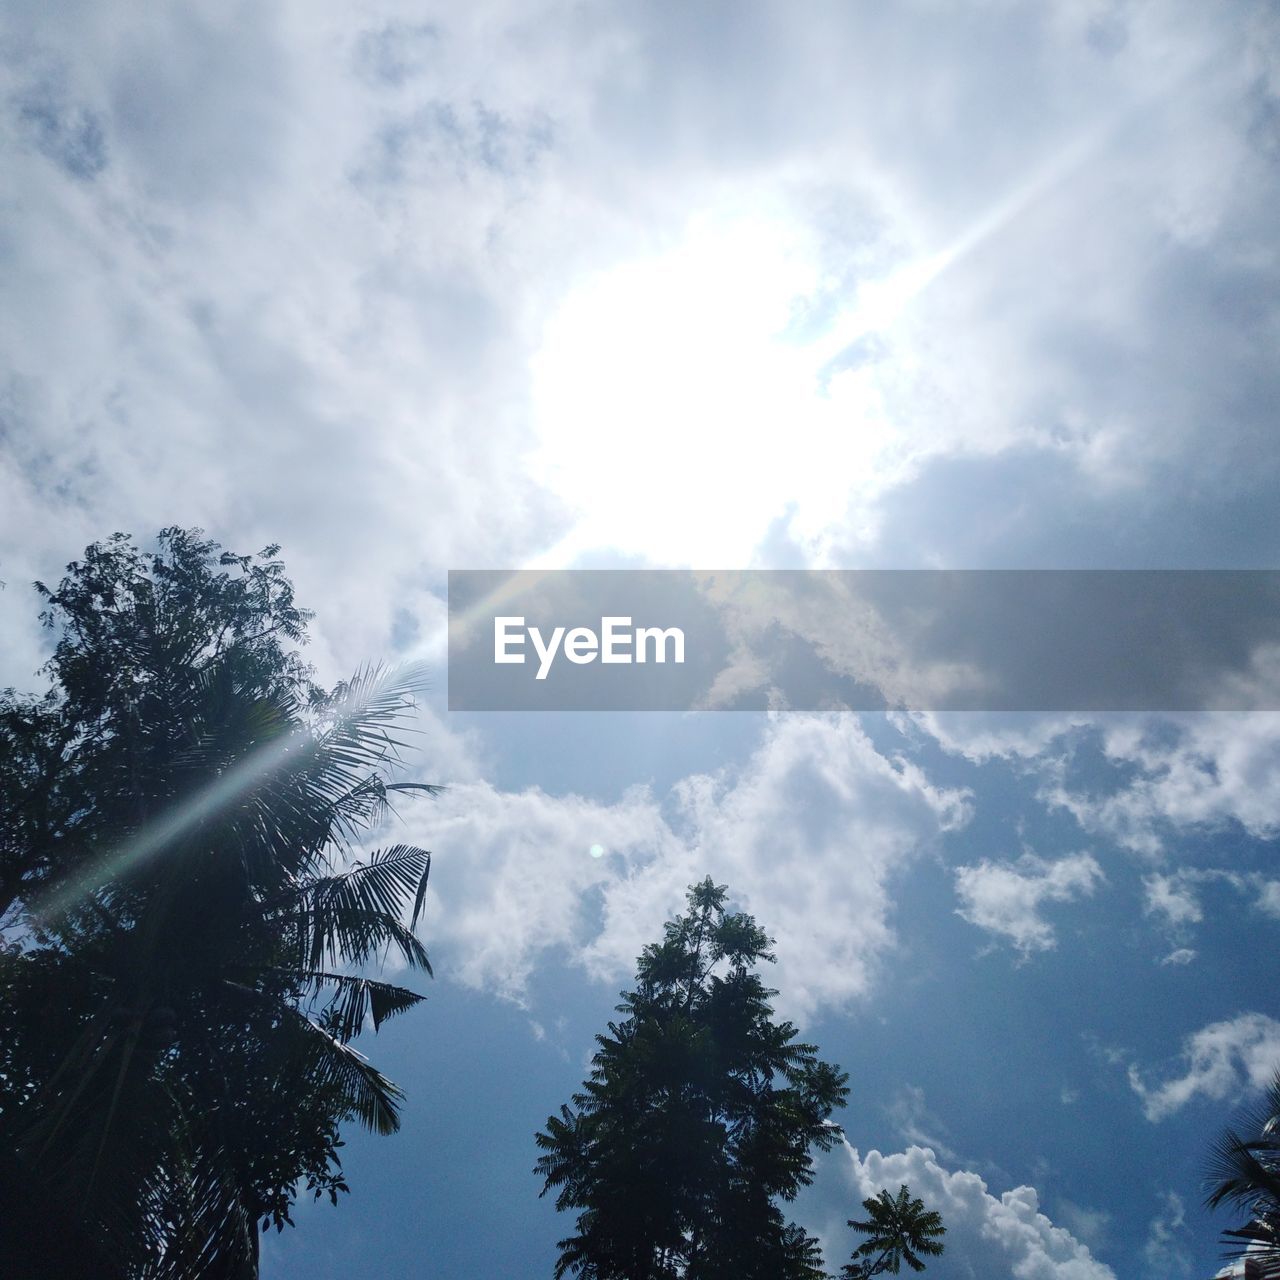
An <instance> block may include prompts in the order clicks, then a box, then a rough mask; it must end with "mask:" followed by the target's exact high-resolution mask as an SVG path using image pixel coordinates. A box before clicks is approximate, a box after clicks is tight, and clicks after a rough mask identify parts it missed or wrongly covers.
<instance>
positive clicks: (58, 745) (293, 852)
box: [0, 529, 435, 1280]
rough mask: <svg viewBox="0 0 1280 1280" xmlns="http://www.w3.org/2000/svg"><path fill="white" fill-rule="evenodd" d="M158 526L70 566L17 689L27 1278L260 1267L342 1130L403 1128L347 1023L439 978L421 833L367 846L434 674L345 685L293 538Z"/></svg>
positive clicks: (2, 1221) (18, 1155)
mask: <svg viewBox="0 0 1280 1280" xmlns="http://www.w3.org/2000/svg"><path fill="white" fill-rule="evenodd" d="M275 556H276V548H274V547H272V548H267V550H266V551H264V552H263V553H261V555H259V556H256V557H248V556H243V557H242V556H232V555H229V554H225V553H220V549H219V548H218V546H217V544H215V543H213V542H210V541H207V540H205V539H203V538H202V537H201V536H200V534H199V531H183V530H180V529H167V530H165V531H163V532H162V533H161V534H160V537H159V540H158V543H157V546H156V549H155V550H154V551H153V552H151V553H144V552H142V551H140V550H139V549H138V548H137V547H136V546H134V545H133V544H132V542H131V541H130V540H129V539H128V538H126V537H125V536H123V535H117V536H116V537H115V538H113V539H112V540H111V541H109V542H108V543H106V544H97V545H95V546H93V547H90V548H89V549H88V550H87V552H86V554H85V558H84V560H83V561H81V562H77V563H73V564H71V565H69V566H68V572H67V576H66V577H65V578H64V579H63V581H62V582H61V584H60V585H59V587H58V588H57V589H56V590H49V589H46V588H43V587H41V588H40V590H41V593H42V595H43V596H44V599H45V603H46V609H45V614H44V618H45V621H46V623H47V624H48V625H49V626H50V627H51V628H53V629H54V630H55V631H56V632H57V635H58V639H57V644H56V647H55V650H54V654H53V657H52V659H51V660H50V662H49V664H48V668H47V671H48V675H49V677H50V684H51V687H50V689H49V691H48V692H47V693H46V694H44V695H42V696H40V697H35V698H31V697H21V696H19V695H17V694H15V693H14V692H13V691H12V690H10V691H6V692H5V693H4V694H3V695H0V912H3V915H0V920H3V922H4V924H5V925H6V936H7V937H8V938H9V941H8V942H7V943H6V944H5V945H4V946H3V948H0V1206H2V1209H3V1211H2V1212H0V1256H3V1257H4V1258H5V1266H6V1273H7V1274H13V1275H17V1276H24V1275H30V1276H48V1275H59V1276H65V1277H68V1278H69V1280H70V1278H74V1277H81V1276H84V1277H88V1276H94V1277H139V1278H141V1277H147V1278H148V1280H151V1278H153V1277H154V1278H155V1280H161V1278H165V1280H170V1278H172V1280H177V1278H178V1277H184V1278H185V1277H195V1276H200V1277H210V1278H211V1280H212V1278H214V1277H253V1276H255V1275H256V1274H257V1259H258V1234H259V1226H260V1225H261V1227H262V1229H266V1228H267V1227H268V1226H270V1225H272V1224H274V1225H275V1226H277V1227H278V1228H279V1227H283V1226H284V1225H285V1224H286V1223H288V1222H290V1221H291V1218H290V1209H291V1206H292V1204H293V1202H294V1198H295V1196H296V1194H297V1188H298V1184H299V1183H300V1182H302V1183H305V1184H306V1186H307V1188H308V1189H309V1190H311V1191H312V1192H313V1193H314V1194H315V1195H316V1196H321V1195H327V1196H328V1197H329V1198H331V1199H332V1200H334V1201H335V1202H336V1200H337V1197H338V1194H339V1193H340V1192H341V1191H343V1190H345V1185H346V1184H345V1182H344V1180H343V1176H342V1170H341V1165H340V1161H339V1158H338V1148H339V1147H340V1146H341V1139H340V1136H339V1135H340V1130H341V1127H342V1126H343V1125H344V1124H345V1123H346V1122H348V1121H352V1120H355V1121H359V1122H360V1123H362V1124H363V1125H365V1126H366V1127H368V1128H370V1129H373V1130H375V1131H377V1132H380V1133H390V1132H392V1131H394V1130H395V1128H396V1127H397V1126H398V1107H399V1102H400V1099H401V1094H400V1091H399V1090H398V1089H397V1088H396V1086H395V1085H394V1084H392V1082H391V1081H389V1080H388V1079H387V1078H386V1077H385V1076H383V1075H382V1074H381V1073H380V1072H379V1071H377V1070H376V1068H374V1067H373V1066H372V1065H371V1064H370V1063H369V1062H368V1061H367V1060H366V1059H365V1058H364V1056H363V1055H362V1054H360V1053H359V1052H358V1051H357V1050H356V1049H355V1048H354V1047H353V1046H352V1044H351V1041H352V1040H353V1039H355V1037H356V1036H357V1035H358V1034H359V1033H360V1032H361V1030H362V1029H363V1028H364V1026H365V1023H366V1021H369V1022H371V1023H372V1024H373V1027H374V1029H375V1030H376V1029H377V1028H378V1026H380V1025H381V1023H382V1022H384V1021H385V1020H386V1019H387V1018H389V1017H392V1016H394V1015H395V1014H397V1013H400V1012H402V1011H404V1010H406V1009H408V1008H410V1007H411V1006H412V1005H414V1004H416V1003H418V1001H419V1000H421V999H422V997H421V996H419V995H417V994H415V993H414V992H412V991H409V990H406V989H404V988H402V987H399V986H394V985H391V984H388V983H384V982H380V981H377V980H376V979H374V978H371V977H367V976H365V975H364V974H363V973H362V972H360V970H361V969H362V968H363V967H364V966H365V965H367V964H368V963H370V962H373V961H375V960H376V959H378V958H379V957H380V956H381V955H383V954H385V953H386V952H387V951H388V950H390V951H393V952H396V953H397V954H398V955H399V957H400V958H401V959H402V960H403V962H404V963H405V964H406V965H407V966H408V967H410V968H419V969H424V970H427V971H428V972H429V964H428V960H427V954H426V951H425V950H424V948H423V946H422V943H421V942H420V941H419V939H418V937H417V936H416V932H415V928H416V925H417V921H418V918H419V915H420V913H421V910H422V906H423V900H424V894H425V890H426V882H427V873H428V870H429V866H430V855H429V854H428V853H427V852H426V851H425V850H422V849H417V848H412V847H409V846H406V845H396V846H394V847H391V848H388V849H382V850H378V851H376V852H373V853H370V854H367V855H364V856H358V850H357V849H356V847H355V846H356V842H357V840H358V839H359V838H360V837H361V836H362V835H363V833H365V832H366V831H367V830H369V829H370V828H371V827H374V826H376V825H377V824H378V823H379V822H380V821H381V819H382V817H383V815H384V814H385V812H386V810H387V806H388V801H389V799H390V798H391V797H392V796H393V794H394V793H395V792H397V791H414V790H416V791H432V790H435V788H431V787H425V786H420V785H418V784H412V783H404V782H397V781H394V780H393V777H394V775H395V770H396V767H397V761H398V756H399V751H400V747H401V745H402V744H401V740H400V736H399V731H398V729H397V725H398V724H399V723H400V722H401V721H402V720H403V718H404V716H405V714H406V712H407V711H408V710H409V708H410V706H411V702H412V695H413V691H414V688H415V678H414V677H413V676H412V675H410V676H409V677H407V678H399V679H388V678H385V677H382V676H379V675H378V674H377V673H374V672H366V673H364V674H362V675H360V676H358V677H357V678H356V679H354V680H353V681H351V682H350V683H348V684H346V685H343V686H340V687H339V688H338V689H336V690H334V691H332V692H329V693H325V692H324V691H322V690H321V689H319V688H318V687H317V686H316V685H315V684H314V683H313V682H312V680H311V678H310V673H309V671H308V669H307V668H306V667H305V666H304V664H303V663H302V662H301V660H300V658H299V657H298V656H297V651H296V645H297V644H298V643H299V642H300V641H301V640H302V639H303V638H304V633H305V626H306V623H307V620H308V617H309V615H308V614H306V613H305V612H304V611H302V610H300V609H299V608H298V607H297V606H296V605H295V603H294V599H293V591H292V587H291V586H290V584H289V582H288V579H287V578H286V577H285V575H284V572H283V568H282V566H281V565H280V563H279V562H278V560H276V559H275Z"/></svg>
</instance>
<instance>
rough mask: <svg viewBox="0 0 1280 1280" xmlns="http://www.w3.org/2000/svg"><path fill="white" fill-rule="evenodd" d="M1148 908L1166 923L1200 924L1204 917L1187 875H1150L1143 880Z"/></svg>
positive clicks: (1150, 912) (1149, 911) (1148, 910)
mask: <svg viewBox="0 0 1280 1280" xmlns="http://www.w3.org/2000/svg"><path fill="white" fill-rule="evenodd" d="M1142 883H1143V888H1144V889H1145V891H1146V910H1147V912H1148V913H1149V914H1151V915H1158V916H1161V917H1162V918H1163V919H1164V921H1165V923H1166V924H1169V925H1182V924H1198V923H1199V922H1200V921H1201V920H1203V919H1204V912H1203V911H1202V910H1201V909H1200V903H1199V902H1198V901H1197V899H1196V896H1195V892H1194V890H1193V889H1192V888H1191V885H1190V884H1189V883H1188V882H1187V878H1186V877H1185V876H1163V875H1153V876H1148V877H1147V878H1146V879H1145V880H1144V881H1143V882H1142Z"/></svg>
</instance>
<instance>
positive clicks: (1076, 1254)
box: [846, 1143, 1115, 1280]
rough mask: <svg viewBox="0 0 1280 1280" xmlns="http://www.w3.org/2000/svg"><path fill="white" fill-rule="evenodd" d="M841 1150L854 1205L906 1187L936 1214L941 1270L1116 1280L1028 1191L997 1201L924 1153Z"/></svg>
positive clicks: (1024, 1278) (977, 1181) (1029, 1279)
mask: <svg viewBox="0 0 1280 1280" xmlns="http://www.w3.org/2000/svg"><path fill="white" fill-rule="evenodd" d="M846 1150H847V1151H848V1154H849V1159H850V1162H851V1176H852V1179H853V1184H854V1188H855V1192H856V1194H857V1196H858V1198H859V1199H863V1198H866V1197H869V1196H874V1195H875V1194H877V1192H879V1191H880V1190H881V1189H882V1188H888V1189H889V1190H890V1191H891V1192H892V1191H896V1190H897V1188H898V1187H899V1186H900V1185H901V1184H902V1183H906V1184H907V1186H909V1187H910V1188H911V1192H912V1194H913V1195H916V1196H919V1197H920V1199H921V1200H923V1201H924V1203H925V1206H926V1207H927V1208H929V1209H935V1210H937V1211H938V1212H939V1213H941V1214H942V1221H943V1224H944V1225H945V1226H946V1228H947V1235H946V1239H945V1241H944V1244H945V1248H946V1254H945V1255H944V1257H943V1259H942V1262H941V1264H940V1265H941V1266H945V1267H947V1268H948V1270H949V1271H950V1270H954V1271H955V1273H956V1274H963V1275H973V1276H1000V1275H1013V1276H1017V1277H1018V1278H1019V1280H1115V1272H1114V1271H1112V1269H1111V1268H1110V1267H1109V1266H1107V1265H1106V1264H1105V1263H1103V1262H1100V1261H1099V1260H1098V1259H1097V1258H1095V1257H1094V1256H1093V1254H1092V1253H1091V1251H1090V1249H1089V1247H1088V1245H1086V1244H1085V1243H1084V1241H1082V1240H1081V1239H1079V1238H1077V1236H1076V1235H1074V1234H1073V1233H1072V1232H1071V1231H1069V1230H1067V1229H1065V1228H1063V1227H1059V1226H1055V1225H1054V1224H1053V1222H1051V1221H1050V1219H1049V1218H1048V1217H1046V1216H1045V1214H1043V1213H1041V1212H1040V1198H1039V1196H1038V1195H1037V1193H1036V1191H1035V1188H1033V1187H1028V1186H1021V1187H1015V1188H1014V1189H1013V1190H1012V1191H1006V1192H1004V1193H1003V1194H1002V1195H1001V1196H1000V1197H999V1198H998V1199H997V1198H996V1197H995V1196H993V1195H992V1194H991V1193H990V1192H989V1191H988V1190H987V1184H986V1182H984V1181H983V1179H982V1178H981V1177H979V1176H978V1175H977V1174H976V1173H972V1172H970V1171H967V1170H957V1171H954V1172H953V1171H949V1170H947V1169H945V1168H943V1166H942V1165H940V1164H939V1163H938V1160H937V1157H936V1156H935V1154H934V1152H933V1151H931V1150H930V1149H928V1148H927V1147H917V1146H912V1147H908V1148H907V1150H906V1151H903V1152H898V1153H895V1154H892V1155H881V1153H880V1152H878V1151H869V1152H868V1153H867V1155H866V1157H865V1158H864V1157H862V1156H860V1155H859V1154H858V1152H857V1151H856V1150H854V1149H853V1148H852V1147H849V1146H848V1144H847V1143H846ZM1090 1225H1091V1226H1097V1225H1099V1224H1097V1223H1096V1222H1091V1224H1090Z"/></svg>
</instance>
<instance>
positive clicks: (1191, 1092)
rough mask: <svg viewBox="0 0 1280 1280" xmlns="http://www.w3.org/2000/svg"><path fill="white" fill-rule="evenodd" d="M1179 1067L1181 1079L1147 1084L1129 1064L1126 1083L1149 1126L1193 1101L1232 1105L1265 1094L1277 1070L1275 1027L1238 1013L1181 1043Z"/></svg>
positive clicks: (1279, 1030)
mask: <svg viewBox="0 0 1280 1280" xmlns="http://www.w3.org/2000/svg"><path fill="white" fill-rule="evenodd" d="M1181 1067H1182V1074H1180V1075H1175V1076H1171V1077H1169V1078H1167V1079H1165V1080H1164V1081H1163V1082H1162V1083H1149V1082H1148V1080H1147V1079H1145V1078H1144V1073H1143V1072H1142V1071H1140V1070H1139V1069H1138V1067H1137V1066H1136V1065H1134V1064H1130V1066H1129V1083H1130V1085H1131V1086H1132V1088H1133V1091H1134V1092H1135V1093H1136V1094H1137V1095H1138V1097H1139V1098H1141V1099H1142V1109H1143V1111H1144V1112H1145V1113H1146V1116H1147V1119H1148V1120H1152V1121H1155V1120H1163V1119H1166V1118H1167V1117H1168V1116H1171V1115H1173V1114H1174V1112H1176V1111H1179V1110H1181V1109H1182V1108H1183V1107H1184V1106H1186V1105H1187V1103H1189V1102H1190V1101H1191V1100H1192V1099H1193V1098H1195V1097H1196V1096H1197V1095H1203V1096H1204V1097H1206V1098H1212V1099H1224V1098H1226V1099H1232V1100H1234V1099H1237V1098H1238V1097H1239V1096H1240V1095H1241V1094H1243V1093H1244V1092H1245V1091H1246V1090H1250V1089H1254V1090H1257V1089H1264V1088H1266V1087H1267V1086H1268V1085H1269V1084H1270V1083H1271V1081H1272V1080H1273V1079H1274V1078H1275V1074H1276V1071H1277V1069H1278V1068H1280V1022H1277V1021H1276V1020H1275V1019H1274V1018H1269V1017H1267V1016H1266V1015H1265V1014H1262V1013H1242V1014H1240V1015H1238V1016H1237V1017H1235V1018H1230V1019H1227V1020H1225V1021H1222V1022H1214V1023H1211V1024H1210V1025H1209V1026H1207V1027H1202V1028H1201V1029H1200V1030H1199V1031H1197V1032H1196V1033H1195V1034H1194V1035H1192V1036H1189V1037H1188V1038H1187V1040H1186V1042H1185V1043H1184V1045H1183V1047H1182V1053H1181Z"/></svg>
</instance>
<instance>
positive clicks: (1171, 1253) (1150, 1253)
mask: <svg viewBox="0 0 1280 1280" xmlns="http://www.w3.org/2000/svg"><path fill="white" fill-rule="evenodd" d="M1163 1199H1164V1206H1163V1208H1162V1209H1161V1211H1160V1212H1159V1213H1157V1214H1156V1216H1155V1217H1154V1218H1152V1219H1151V1226H1150V1227H1149V1228H1148V1231H1147V1240H1146V1243H1145V1244H1144V1245H1143V1247H1142V1261H1143V1269H1144V1271H1145V1273H1146V1274H1147V1275H1149V1276H1151V1277H1152V1280H1177V1277H1179V1276H1189V1275H1191V1246H1192V1243H1193V1242H1192V1240H1191V1232H1190V1231H1189V1230H1188V1229H1187V1220H1186V1206H1185V1205H1184V1204H1183V1203H1182V1197H1181V1196H1179V1195H1178V1194H1177V1193H1176V1192H1174V1191H1166V1192H1165V1193H1164V1197H1163Z"/></svg>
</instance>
